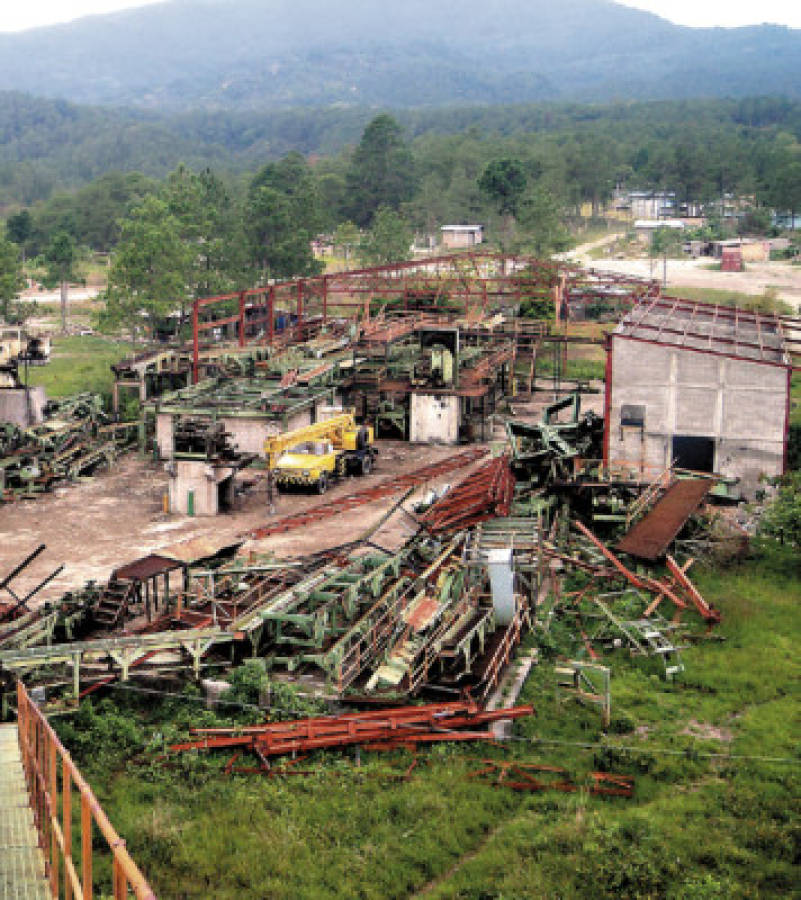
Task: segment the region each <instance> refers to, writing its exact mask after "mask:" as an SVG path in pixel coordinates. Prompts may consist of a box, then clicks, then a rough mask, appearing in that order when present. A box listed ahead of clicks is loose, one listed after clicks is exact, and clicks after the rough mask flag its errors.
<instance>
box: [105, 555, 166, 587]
mask: <svg viewBox="0 0 801 900" xmlns="http://www.w3.org/2000/svg"><path fill="white" fill-rule="evenodd" d="M180 568H181V563H180V562H179V561H178V560H175V559H171V558H169V557H166V556H161V555H159V554H158V553H151V554H149V555H148V556H143V557H142V558H141V559H136V560H134V561H133V562H132V563H128V565H126V566H121V567H120V568H119V569H115V570H114V577H115V578H117V579H119V580H120V581H147V579H148V578H153V577H154V576H155V575H163V574H164V573H165V572H171V571H173V569H180Z"/></svg>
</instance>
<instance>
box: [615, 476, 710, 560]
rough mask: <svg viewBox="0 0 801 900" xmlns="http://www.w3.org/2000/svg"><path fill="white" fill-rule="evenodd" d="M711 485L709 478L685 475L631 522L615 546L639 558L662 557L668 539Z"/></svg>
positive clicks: (688, 516) (677, 529)
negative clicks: (633, 523) (641, 515)
mask: <svg viewBox="0 0 801 900" xmlns="http://www.w3.org/2000/svg"><path fill="white" fill-rule="evenodd" d="M713 484H714V481H713V480H712V479H711V478H688V479H683V480H681V481H677V482H676V483H675V484H674V485H672V486H671V487H669V488H668V490H667V492H666V493H665V495H664V497H662V499H661V500H659V501H657V503H656V505H655V506H654V508H653V509H652V510H651V511H650V512H649V513H648V515H646V516H645V518H643V519H640V521H639V522H637V523H636V525H634V527H633V528H631V529H630V530H629V531H628V532H627V533H626V534H625V535H624V537H623V539H622V540H621V541H620V543H619V544H618V545H617V547H616V549H617V550H618V551H619V552H620V553H628V554H629V556H636V557H637V558H638V559H648V560H655V559H658V558H659V557H661V556H664V555H665V553H666V552H667V549H668V547H669V546H670V543H671V541H672V540H673V539H674V538H675V537H676V535H677V534H678V533H679V532H680V531H681V529H682V527H683V525H684V523H685V522H686V521H687V519H689V518H690V516H691V515H692V514H693V512H695V510H696V509H697V508H698V507H699V506H700V504H701V502H702V500H703V499H704V497H706V495H707V494H708V493H709V490H710V488H711V487H712V485H713Z"/></svg>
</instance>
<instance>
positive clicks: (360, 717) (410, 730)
mask: <svg viewBox="0 0 801 900" xmlns="http://www.w3.org/2000/svg"><path fill="white" fill-rule="evenodd" d="M533 714H534V709H533V707H531V706H515V707H512V708H510V709H499V710H493V711H485V710H482V709H481V708H480V707H479V706H478V705H477V704H476V703H474V702H471V701H468V702H457V703H435V704H428V705H426V706H405V707H398V708H392V709H378V710H370V711H367V712H355V713H347V714H345V715H342V716H320V717H317V718H311V719H297V720H293V721H287V722H270V723H267V724H265V725H256V726H252V727H248V728H238V729H237V728H194V729H192V732H193V734H196V735H198V737H196V738H195V739H194V740H190V741H184V742H182V743H178V744H173V745H172V746H171V747H170V750H171V751H173V752H182V751H187V750H215V749H232V750H234V751H235V752H236V753H241V752H243V751H246V750H249V751H252V752H253V753H255V755H256V756H257V757H258V758H259V759H260V760H261V761H262V763H263V764H264V765H265V768H267V765H266V760H267V759H268V758H270V757H275V756H284V755H286V754H289V753H303V752H308V751H312V750H327V749H333V748H336V747H346V746H362V747H366V748H368V749H373V750H392V749H396V748H399V747H411V746H415V745H417V744H430V743H436V742H439V741H479V740H491V739H492V738H493V734H492V732H491V731H487V730H484V728H485V726H487V725H488V724H491V723H492V722H495V721H498V720H500V719H518V718H522V717H524V716H530V715H533Z"/></svg>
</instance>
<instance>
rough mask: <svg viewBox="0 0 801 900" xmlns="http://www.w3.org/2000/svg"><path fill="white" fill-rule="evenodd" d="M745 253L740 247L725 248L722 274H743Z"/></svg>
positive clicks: (721, 267) (721, 266)
mask: <svg viewBox="0 0 801 900" xmlns="http://www.w3.org/2000/svg"><path fill="white" fill-rule="evenodd" d="M742 270H743V251H742V250H741V248H740V247H724V248H723V251H722V253H721V257H720V271H721V272H742Z"/></svg>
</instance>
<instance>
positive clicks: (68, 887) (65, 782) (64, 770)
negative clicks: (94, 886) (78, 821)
mask: <svg viewBox="0 0 801 900" xmlns="http://www.w3.org/2000/svg"><path fill="white" fill-rule="evenodd" d="M61 822H62V825H61V829H62V831H63V832H64V900H72V880H71V878H70V873H69V871H68V868H69V863H70V862H71V861H72V776H71V775H70V770H69V766H68V765H67V760H66V758H64V759H62V760H61Z"/></svg>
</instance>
